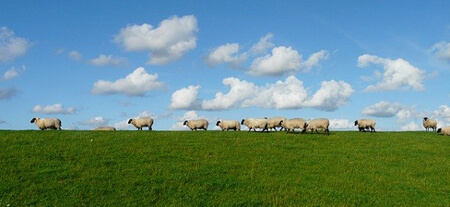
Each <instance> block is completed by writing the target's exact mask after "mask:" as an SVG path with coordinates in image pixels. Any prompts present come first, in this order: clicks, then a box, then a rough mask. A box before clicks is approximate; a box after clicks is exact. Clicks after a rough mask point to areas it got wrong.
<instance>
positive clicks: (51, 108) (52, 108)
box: [32, 103, 76, 114]
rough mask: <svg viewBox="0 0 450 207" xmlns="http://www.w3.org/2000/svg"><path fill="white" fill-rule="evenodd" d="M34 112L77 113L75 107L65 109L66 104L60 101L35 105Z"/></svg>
mask: <svg viewBox="0 0 450 207" xmlns="http://www.w3.org/2000/svg"><path fill="white" fill-rule="evenodd" d="M32 111H33V112H34V113H40V114H74V113H76V109H75V107H69V108H67V109H64V106H63V105H62V104H60V103H57V104H53V105H46V106H41V105H35V106H34V107H33V110H32Z"/></svg>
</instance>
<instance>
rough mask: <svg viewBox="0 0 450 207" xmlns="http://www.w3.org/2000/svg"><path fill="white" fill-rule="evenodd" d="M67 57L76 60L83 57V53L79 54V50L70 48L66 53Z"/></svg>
mask: <svg viewBox="0 0 450 207" xmlns="http://www.w3.org/2000/svg"><path fill="white" fill-rule="evenodd" d="M68 55H69V58H70V59H72V60H76V61H80V60H82V59H83V55H81V54H80V53H79V52H77V51H76V50H72V51H70V52H69V53H68Z"/></svg>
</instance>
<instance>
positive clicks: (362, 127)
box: [355, 119, 377, 132]
mask: <svg viewBox="0 0 450 207" xmlns="http://www.w3.org/2000/svg"><path fill="white" fill-rule="evenodd" d="M376 124H377V123H376V122H375V121H374V120H372V119H358V120H356V121H355V126H358V129H359V131H360V132H365V131H366V129H367V130H369V129H370V132H375V125H376Z"/></svg>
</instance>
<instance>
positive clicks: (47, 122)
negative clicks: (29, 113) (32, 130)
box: [30, 117, 61, 130]
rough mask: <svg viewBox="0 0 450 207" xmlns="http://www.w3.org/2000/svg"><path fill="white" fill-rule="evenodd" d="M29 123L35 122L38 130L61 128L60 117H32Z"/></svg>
mask: <svg viewBox="0 0 450 207" xmlns="http://www.w3.org/2000/svg"><path fill="white" fill-rule="evenodd" d="M30 123H35V124H36V126H37V127H38V128H39V129H40V130H45V129H57V130H61V120H60V119H53V118H44V119H40V118H39V117H34V118H33V119H31V121H30Z"/></svg>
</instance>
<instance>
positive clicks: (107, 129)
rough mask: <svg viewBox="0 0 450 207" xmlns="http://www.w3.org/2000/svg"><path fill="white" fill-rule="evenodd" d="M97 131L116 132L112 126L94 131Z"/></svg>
mask: <svg viewBox="0 0 450 207" xmlns="http://www.w3.org/2000/svg"><path fill="white" fill-rule="evenodd" d="M94 130H95V131H116V128H115V127H112V126H101V127H97V128H95V129H94Z"/></svg>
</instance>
